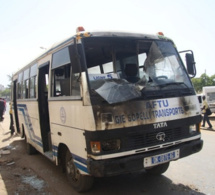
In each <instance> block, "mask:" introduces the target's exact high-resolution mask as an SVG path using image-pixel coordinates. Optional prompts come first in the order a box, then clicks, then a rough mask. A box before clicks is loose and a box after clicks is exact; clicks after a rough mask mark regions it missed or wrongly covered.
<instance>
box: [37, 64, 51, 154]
mask: <svg viewBox="0 0 215 195" xmlns="http://www.w3.org/2000/svg"><path fill="white" fill-rule="evenodd" d="M48 77H49V62H47V63H45V64H43V65H41V66H40V67H39V76H38V106H39V120H40V130H41V136H42V142H43V150H44V152H47V151H51V150H52V146H51V135H50V125H49V109H48V88H49V83H48Z"/></svg>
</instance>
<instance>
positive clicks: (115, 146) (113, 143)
mask: <svg viewBox="0 0 215 195" xmlns="http://www.w3.org/2000/svg"><path fill="white" fill-rule="evenodd" d="M120 144H121V142H120V140H119V139H115V140H106V141H102V144H101V147H102V150H103V151H111V150H119V149H120Z"/></svg>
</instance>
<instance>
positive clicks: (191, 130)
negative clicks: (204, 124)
mask: <svg viewBox="0 0 215 195" xmlns="http://www.w3.org/2000/svg"><path fill="white" fill-rule="evenodd" d="M196 132H200V126H199V124H193V125H190V126H189V133H190V134H193V133H196Z"/></svg>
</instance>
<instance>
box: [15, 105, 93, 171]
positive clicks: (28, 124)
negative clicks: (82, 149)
mask: <svg viewBox="0 0 215 195" xmlns="http://www.w3.org/2000/svg"><path fill="white" fill-rule="evenodd" d="M17 107H18V109H19V111H20V112H22V114H23V117H24V120H25V125H26V127H27V130H28V132H29V135H30V139H31V140H32V141H33V142H34V143H36V144H37V145H38V146H40V147H42V148H43V143H42V139H41V138H40V137H38V136H36V135H35V133H34V129H33V126H32V123H31V118H30V116H29V114H28V109H27V105H26V104H18V105H17ZM52 153H53V156H55V157H57V156H58V146H55V145H52ZM72 157H73V159H74V160H75V162H74V163H75V165H76V167H77V168H78V169H80V170H82V171H83V172H85V173H89V172H88V169H87V167H85V166H83V165H82V164H84V165H86V166H87V160H86V159H84V158H82V157H80V156H78V155H76V154H73V153H72Z"/></svg>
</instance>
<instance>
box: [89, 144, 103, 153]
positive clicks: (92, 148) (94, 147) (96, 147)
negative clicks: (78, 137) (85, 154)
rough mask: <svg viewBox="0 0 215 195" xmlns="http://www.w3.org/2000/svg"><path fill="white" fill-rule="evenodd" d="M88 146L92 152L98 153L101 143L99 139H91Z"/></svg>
mask: <svg viewBox="0 0 215 195" xmlns="http://www.w3.org/2000/svg"><path fill="white" fill-rule="evenodd" d="M90 146H91V151H92V153H94V154H98V153H100V152H101V143H100V142H99V141H91V142H90Z"/></svg>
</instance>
